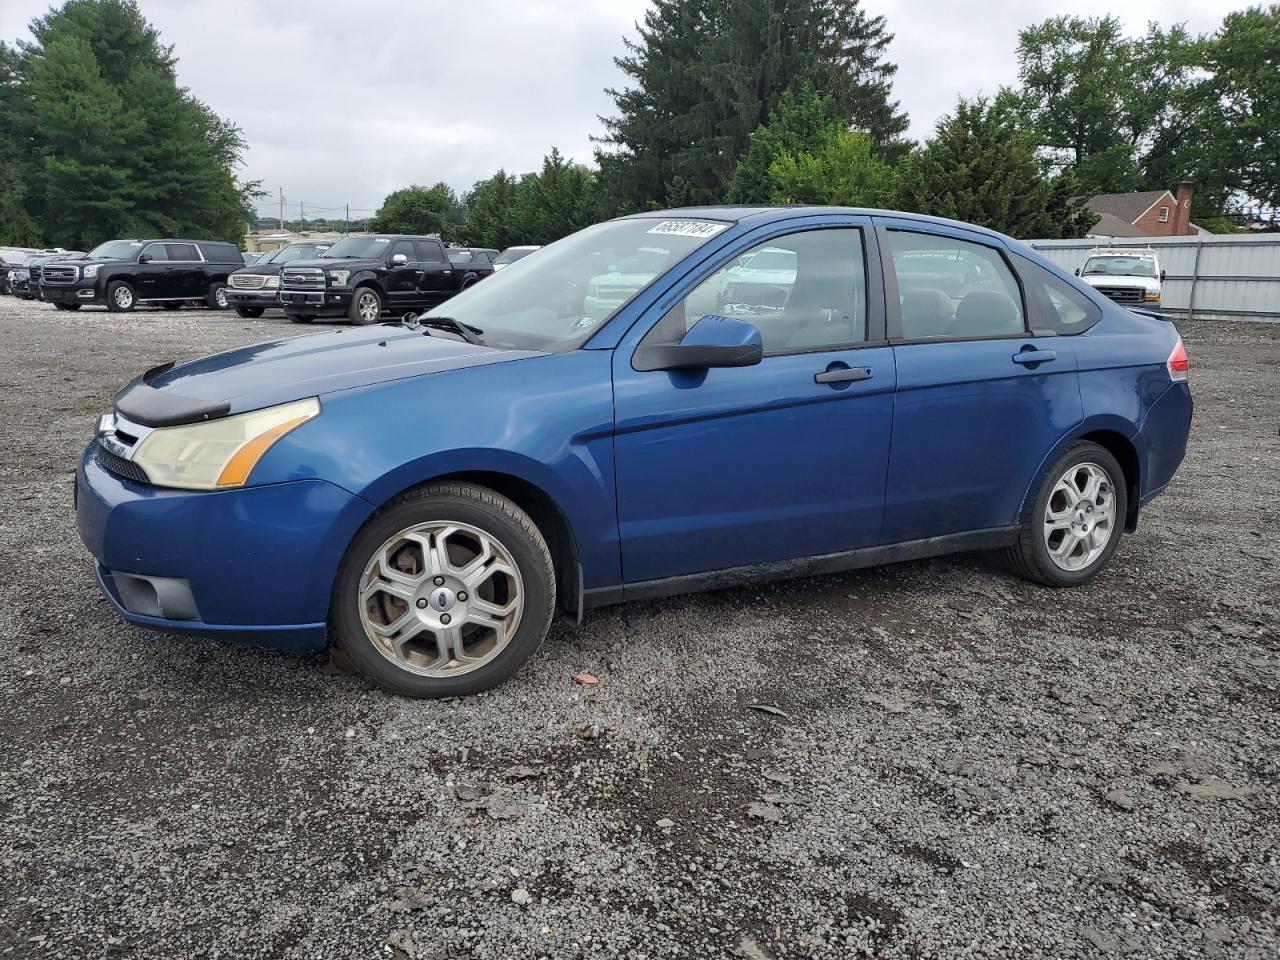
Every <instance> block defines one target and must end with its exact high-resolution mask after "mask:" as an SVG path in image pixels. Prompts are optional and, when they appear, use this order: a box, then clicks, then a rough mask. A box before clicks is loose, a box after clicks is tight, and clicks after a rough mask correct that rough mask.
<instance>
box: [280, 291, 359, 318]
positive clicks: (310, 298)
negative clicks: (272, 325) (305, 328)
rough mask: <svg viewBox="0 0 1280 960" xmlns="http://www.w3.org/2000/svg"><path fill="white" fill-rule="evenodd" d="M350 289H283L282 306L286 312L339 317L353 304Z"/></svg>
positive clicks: (281, 294)
mask: <svg viewBox="0 0 1280 960" xmlns="http://www.w3.org/2000/svg"><path fill="white" fill-rule="evenodd" d="M351 293H352V292H351V291H350V290H281V291H280V306H281V307H283V308H284V310H285V312H286V313H303V314H314V315H315V316H317V317H330V316H332V317H337V316H341V315H342V314H344V313H346V312H347V308H348V307H349V306H350V305H351Z"/></svg>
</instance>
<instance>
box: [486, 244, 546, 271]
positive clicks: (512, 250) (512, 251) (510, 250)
mask: <svg viewBox="0 0 1280 960" xmlns="http://www.w3.org/2000/svg"><path fill="white" fill-rule="evenodd" d="M541 249H542V247H538V246H532V247H507V249H505V250H503V251H502V252H501V253H500V254H498V255H497V256H496V257H495V258H494V260H493V269H495V270H501V269H502V268H503V267H509V266H510V265H511V264H513V263H515V262H516V261H517V260H523V259H524V258H525V257H527V256H528V255H529V254H531V253H533V251H535V250H541Z"/></svg>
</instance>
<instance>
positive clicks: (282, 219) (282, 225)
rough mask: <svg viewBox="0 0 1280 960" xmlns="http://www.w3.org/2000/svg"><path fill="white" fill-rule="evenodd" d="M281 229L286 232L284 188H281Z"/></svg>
mask: <svg viewBox="0 0 1280 960" xmlns="http://www.w3.org/2000/svg"><path fill="white" fill-rule="evenodd" d="M280 229H281V230H284V187H281V188H280Z"/></svg>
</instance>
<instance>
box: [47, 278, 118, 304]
mask: <svg viewBox="0 0 1280 960" xmlns="http://www.w3.org/2000/svg"><path fill="white" fill-rule="evenodd" d="M40 292H41V294H42V295H43V299H44V300H45V301H46V302H48V303H96V304H99V305H101V304H104V303H106V302H107V298H106V297H105V296H99V294H98V288H97V286H96V285H95V284H94V283H93V282H92V281H90V282H88V283H84V282H79V283H42V284H41V285H40Z"/></svg>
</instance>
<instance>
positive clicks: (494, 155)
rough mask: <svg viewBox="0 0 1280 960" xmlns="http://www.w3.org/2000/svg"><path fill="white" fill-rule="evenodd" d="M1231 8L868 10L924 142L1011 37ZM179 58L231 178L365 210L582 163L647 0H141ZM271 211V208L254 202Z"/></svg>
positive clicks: (30, 1) (1007, 73)
mask: <svg viewBox="0 0 1280 960" xmlns="http://www.w3.org/2000/svg"><path fill="white" fill-rule="evenodd" d="M1246 5H1247V4H1246V3H1244V2H1241V0H1235V2H1227V0H1149V2H1146V3H1143V4H1138V5H1132V6H1130V5H1117V4H1114V3H1108V2H1104V0H1070V2H1068V0H865V6H866V8H867V9H868V10H869V11H871V12H873V13H883V14H884V15H885V16H886V17H887V19H888V23H889V29H890V30H891V31H892V32H893V33H894V34H895V36H896V39H895V40H894V42H893V45H892V47H891V48H890V54H891V57H892V59H893V60H894V61H895V62H896V63H897V64H898V65H899V71H898V78H897V82H896V86H895V95H896V97H897V98H898V99H900V100H901V101H902V106H903V108H904V109H906V110H907V112H908V113H909V114H910V116H911V129H910V135H911V136H912V137H914V138H917V139H922V138H924V137H925V136H927V135H928V134H929V132H930V131H931V129H932V127H933V124H934V122H935V121H936V120H937V118H938V116H939V115H940V114H942V113H945V112H947V111H948V110H949V109H950V108H951V106H952V105H953V104H954V103H955V100H956V97H957V96H960V95H964V96H972V95H974V94H977V93H992V92H994V91H995V90H996V89H998V88H999V87H1000V86H1001V85H1002V84H1009V83H1012V82H1013V81H1014V80H1015V79H1016V63H1015V60H1014V49H1015V46H1016V43H1017V32H1018V29H1019V28H1020V27H1022V26H1025V25H1026V24H1028V23H1031V22H1035V21H1038V20H1042V19H1044V18H1045V17H1049V16H1054V15H1057V14H1061V13H1066V12H1075V13H1079V14H1082V15H1084V14H1098V15H1101V14H1105V13H1107V12H1110V11H1111V10H1113V9H1115V8H1116V7H1117V6H1119V7H1121V8H1124V7H1125V6H1129V8H1130V9H1131V10H1132V11H1133V12H1132V13H1129V14H1125V13H1121V14H1120V16H1122V18H1123V19H1124V20H1125V22H1126V25H1127V26H1128V28H1129V29H1130V30H1131V31H1132V32H1141V31H1142V30H1143V29H1145V25H1146V21H1148V20H1156V21H1158V22H1160V23H1162V24H1165V25H1169V24H1172V23H1175V22H1180V21H1185V22H1186V23H1187V24H1188V26H1189V27H1190V28H1191V29H1192V30H1193V31H1197V32H1199V31H1210V30H1213V29H1214V28H1215V27H1216V26H1217V25H1218V24H1219V23H1220V22H1221V20H1222V17H1223V15H1224V14H1225V13H1227V12H1228V11H1230V10H1232V9H1238V8H1240V7H1243V6H1246ZM48 6H49V3H48V0H0V37H4V38H5V39H6V40H9V41H13V40H14V39H18V38H23V39H26V38H29V36H30V35H29V33H28V32H27V29H26V27H27V23H28V22H29V21H30V20H31V18H32V17H33V16H37V15H39V14H41V13H42V12H44V11H45V10H46V9H47V8H48ZM141 6H142V10H143V12H144V14H145V15H146V16H147V17H148V18H149V19H150V20H151V22H152V23H154V24H155V25H156V26H157V27H158V28H159V29H160V31H161V33H162V35H163V37H164V40H165V41H166V42H168V43H171V44H173V45H174V46H175V48H176V53H177V56H178V60H179V62H178V77H179V80H180V81H181V82H182V83H183V84H184V85H186V86H188V87H190V88H191V89H192V91H193V92H194V93H195V95H196V96H198V97H199V98H200V99H201V100H204V101H205V102H206V103H208V104H209V105H210V106H211V107H212V108H213V109H214V110H216V111H217V112H218V113H219V114H220V115H221V116H223V117H226V118H228V119H230V120H231V121H232V122H234V123H236V124H238V125H239V126H240V128H241V129H242V130H243V131H244V136H245V139H246V141H247V142H248V145H249V149H248V151H247V154H246V163H245V167H244V169H243V170H242V171H241V175H242V177H243V178H244V179H248V180H253V179H257V180H261V181H262V183H263V186H264V188H266V189H268V190H269V191H270V192H271V194H272V196H273V197H274V196H276V195H277V191H278V190H279V189H283V190H284V194H285V198H286V200H287V201H288V207H287V209H286V214H287V216H289V217H296V216H297V215H298V201H303V202H305V204H306V207H307V215H308V218H310V216H311V215H312V214H313V213H314V214H319V213H321V211H322V209H323V208H328V209H327V210H326V211H325V213H324V215H334V214H336V215H338V216H341V213H342V211H341V206H342V205H343V204H350V206H351V211H352V215H353V216H356V215H360V214H364V213H368V212H372V209H373V208H375V207H377V206H378V204H379V203H380V202H381V199H382V198H383V197H384V196H385V195H386V194H387V193H388V192H389V191H391V190H394V189H396V188H398V187H401V186H405V185H407V184H410V183H421V184H431V183H435V182H436V181H439V180H444V181H446V182H447V183H449V184H451V185H452V186H454V187H455V188H456V189H458V190H459V191H461V190H465V189H466V188H467V187H469V186H470V185H471V184H472V183H473V182H474V181H476V180H478V179H480V178H482V177H485V176H488V175H489V174H491V173H492V172H493V171H495V170H496V169H497V168H499V167H505V168H506V169H507V170H508V171H516V172H523V171H527V170H530V169H533V168H535V167H536V166H537V165H538V163H539V162H540V161H541V158H542V156H543V154H545V153H546V152H547V151H548V150H549V149H550V148H551V147H552V146H553V145H554V146H558V147H559V148H560V150H561V152H562V153H564V154H566V155H567V156H571V157H574V158H576V159H579V160H583V161H590V159H591V152H592V148H591V137H592V135H594V134H598V133H599V132H600V125H599V122H598V121H597V119H596V117H597V115H599V114H602V113H604V114H607V113H609V112H610V111H611V107H612V102H611V101H610V100H609V98H608V97H607V96H606V95H605V94H604V92H603V91H604V88H605V87H607V86H612V85H616V84H619V83H621V80H622V78H621V76H620V74H619V73H618V71H617V68H616V67H614V65H613V57H614V56H615V55H618V54H620V53H621V52H622V37H623V35H624V34H625V35H634V26H633V25H634V23H635V21H636V20H638V19H640V18H641V17H642V16H643V14H644V9H645V7H646V6H647V2H646V0H599V2H590V0H498V2H490V3H467V2H459V0H443V2H442V0H363V2H359V3H352V2H351V0H340V2H339V0H310V2H308V3H306V4H297V3H283V2H280V0H217V2H214V3H210V2H208V0H141ZM261 209H262V210H263V211H271V212H272V213H274V211H275V209H276V207H275V206H274V204H271V203H264V204H263V206H262V208H261Z"/></svg>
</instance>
